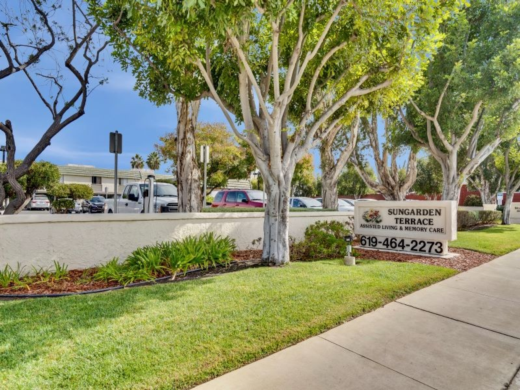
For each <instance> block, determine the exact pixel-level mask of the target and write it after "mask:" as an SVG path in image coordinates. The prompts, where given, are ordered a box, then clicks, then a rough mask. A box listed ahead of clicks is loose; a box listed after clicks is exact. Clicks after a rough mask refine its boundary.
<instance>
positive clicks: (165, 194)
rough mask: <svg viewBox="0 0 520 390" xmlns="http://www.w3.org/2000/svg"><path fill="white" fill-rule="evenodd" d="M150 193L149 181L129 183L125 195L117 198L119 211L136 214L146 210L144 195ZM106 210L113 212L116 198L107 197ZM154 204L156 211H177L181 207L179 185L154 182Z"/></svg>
mask: <svg viewBox="0 0 520 390" xmlns="http://www.w3.org/2000/svg"><path fill="white" fill-rule="evenodd" d="M146 193H148V183H128V184H127V185H126V186H125V189H124V191H123V196H121V197H118V198H117V200H116V201H117V212H118V213H120V214H136V213H143V212H144V197H145V194H146ZM105 204H106V207H105V212H107V213H109V214H112V213H113V212H114V211H115V210H114V199H107V200H106V202H105ZM154 205H155V212H156V213H172V212H176V211H177V210H178V207H179V199H178V197H177V187H175V186H174V185H173V184H168V183H154Z"/></svg>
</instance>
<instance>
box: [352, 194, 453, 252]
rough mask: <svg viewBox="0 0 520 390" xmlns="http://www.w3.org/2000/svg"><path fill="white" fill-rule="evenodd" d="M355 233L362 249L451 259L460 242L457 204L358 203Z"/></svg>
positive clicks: (425, 202) (413, 202) (355, 216)
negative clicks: (454, 244)
mask: <svg viewBox="0 0 520 390" xmlns="http://www.w3.org/2000/svg"><path fill="white" fill-rule="evenodd" d="M354 232H355V233H356V235H358V236H360V237H359V238H360V244H361V246H360V248H363V249H376V250H383V251H390V252H405V253H413V254H421V255H426V256H438V257H448V256H449V253H448V241H453V240H456V239H457V205H456V202H455V201H431V202H430V201H411V202H398V201H377V202H356V204H355V207H354Z"/></svg>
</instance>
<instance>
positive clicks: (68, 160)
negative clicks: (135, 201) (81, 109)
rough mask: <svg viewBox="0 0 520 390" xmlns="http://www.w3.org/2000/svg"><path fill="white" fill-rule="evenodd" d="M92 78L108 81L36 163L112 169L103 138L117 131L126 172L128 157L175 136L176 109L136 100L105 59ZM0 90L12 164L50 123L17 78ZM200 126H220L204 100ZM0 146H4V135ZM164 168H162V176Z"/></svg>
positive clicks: (218, 115)
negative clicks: (12, 144)
mask: <svg viewBox="0 0 520 390" xmlns="http://www.w3.org/2000/svg"><path fill="white" fill-rule="evenodd" d="M96 74H97V75H100V74H103V75H105V76H107V77H108V79H109V83H108V84H107V85H103V86H100V87H98V88H97V89H96V90H95V91H94V92H93V93H92V94H91V95H90V97H89V100H88V103H87V107H86V114H85V115H84V116H83V117H81V118H80V119H79V120H77V121H76V122H74V123H73V124H71V125H70V126H68V127H66V128H65V129H64V130H63V131H62V132H61V133H60V134H58V135H57V136H56V137H55V138H54V139H53V141H52V144H51V145H50V146H49V147H48V148H47V149H46V150H45V151H44V152H43V154H42V155H41V157H40V158H39V159H38V160H46V161H50V162H52V163H54V164H58V165H62V164H88V165H95V166H96V167H99V168H111V167H113V155H111V154H110V153H108V133H109V132H111V131H115V130H118V131H119V132H121V133H123V138H124V141H123V152H124V153H123V154H122V155H121V156H120V168H121V169H129V168H130V158H131V156H133V155H134V154H136V153H139V154H141V155H142V156H143V157H144V158H146V156H147V155H148V154H149V153H150V152H152V151H153V150H154V144H155V143H157V142H158V141H159V137H160V136H162V135H164V134H165V133H167V132H172V131H174V130H175V126H176V113H175V106H173V105H169V106H162V107H157V106H156V105H154V104H152V103H150V102H149V101H147V100H145V99H142V98H140V97H139V95H138V94H137V92H136V91H134V90H133V87H134V78H133V76H132V75H131V74H129V73H125V72H123V71H122V70H121V69H120V67H119V65H118V64H116V63H114V62H113V60H112V58H111V57H110V55H109V54H108V53H106V54H105V56H104V63H103V64H102V65H101V67H100V68H99V70H98V71H97V72H96ZM0 85H1V88H2V89H1V91H2V93H0V107H1V110H0V118H1V120H6V119H10V120H11V122H12V123H13V127H14V131H15V139H16V142H17V158H23V157H24V156H25V154H26V153H27V152H28V151H29V150H30V149H31V148H32V146H34V144H35V143H36V141H37V140H38V139H39V137H41V135H42V134H43V132H44V131H45V129H46V128H47V126H48V125H49V124H50V123H51V116H50V113H49V111H48V110H47V109H46V108H45V106H44V105H43V103H42V102H41V101H40V100H39V98H38V96H37V95H36V93H35V92H34V90H33V89H32V87H31V86H30V84H29V82H28V80H27V78H26V77H25V75H24V74H22V73H21V72H19V73H17V74H16V75H14V76H11V77H8V78H6V79H4V80H2V81H1V83H0ZM70 86H71V87H72V86H73V85H70ZM199 120H200V121H207V122H225V118H224V116H223V114H222V112H221V111H220V109H219V108H218V107H217V105H216V104H215V103H213V102H212V101H209V100H206V101H204V102H203V104H202V108H201V111H200V115H199ZM0 144H2V145H3V144H4V138H3V134H0ZM165 168H167V165H166V164H164V165H163V167H162V168H161V171H164V170H165Z"/></svg>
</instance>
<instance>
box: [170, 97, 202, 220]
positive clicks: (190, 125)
mask: <svg viewBox="0 0 520 390" xmlns="http://www.w3.org/2000/svg"><path fill="white" fill-rule="evenodd" d="M176 108H177V159H178V160H177V189H178V194H179V212H182V213H196V212H200V211H201V208H202V196H201V174H200V169H199V165H198V162H197V152H196V151H197V149H196V146H195V129H196V127H197V116H198V113H199V108H200V100H197V101H192V102H189V101H187V100H185V99H179V100H178V101H177V102H176Z"/></svg>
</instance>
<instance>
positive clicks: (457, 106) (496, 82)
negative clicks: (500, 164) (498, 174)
mask: <svg viewBox="0 0 520 390" xmlns="http://www.w3.org/2000/svg"><path fill="white" fill-rule="evenodd" d="M519 25H520V3H519V2H511V1H507V0H494V1H488V0H475V1H472V2H471V6H467V7H466V8H465V9H464V11H463V12H460V13H459V14H458V15H456V16H455V17H453V18H452V19H450V20H448V21H447V22H446V23H445V24H444V25H443V27H442V31H443V32H444V33H445V34H446V39H445V45H444V46H443V47H442V48H441V49H440V50H439V53H438V54H437V55H436V56H435V58H434V59H433V61H432V62H431V63H430V65H429V67H428V70H427V71H426V73H425V77H426V82H425V83H424V86H423V87H422V88H421V90H420V91H419V93H418V94H417V96H416V97H414V98H413V99H412V100H411V103H410V105H409V107H408V108H407V110H406V116H405V115H404V114H403V117H405V118H407V121H408V125H409V129H410V131H411V132H412V134H413V135H414V137H415V138H416V140H417V142H419V143H420V145H421V146H422V147H424V148H425V149H428V150H429V152H430V154H431V155H432V156H433V157H434V158H435V159H436V160H437V161H438V162H439V164H440V165H441V168H442V172H443V191H442V199H445V200H456V201H458V199H459V196H460V188H461V186H462V184H463V183H464V182H465V181H466V179H467V178H468V177H469V176H470V175H471V174H472V173H473V172H474V171H475V169H476V168H477V167H478V166H479V165H480V164H481V163H482V161H484V160H485V159H486V158H487V157H488V156H489V155H490V154H491V153H492V152H493V150H495V148H496V147H497V146H498V145H499V144H500V142H502V141H503V140H507V139H508V138H510V137H511V136H512V134H511V132H514V131H516V130H515V129H516V127H515V126H516V125H515V124H516V123H517V122H518V120H519V108H520V88H519V82H518V80H519V78H520V62H519V61H518V58H519V57H520V31H519V29H518V26H519Z"/></svg>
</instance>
